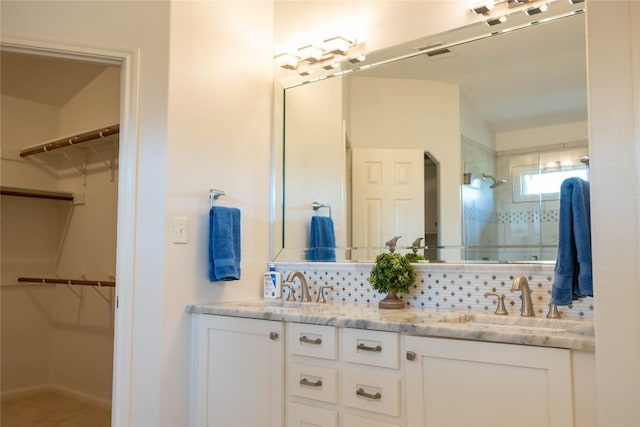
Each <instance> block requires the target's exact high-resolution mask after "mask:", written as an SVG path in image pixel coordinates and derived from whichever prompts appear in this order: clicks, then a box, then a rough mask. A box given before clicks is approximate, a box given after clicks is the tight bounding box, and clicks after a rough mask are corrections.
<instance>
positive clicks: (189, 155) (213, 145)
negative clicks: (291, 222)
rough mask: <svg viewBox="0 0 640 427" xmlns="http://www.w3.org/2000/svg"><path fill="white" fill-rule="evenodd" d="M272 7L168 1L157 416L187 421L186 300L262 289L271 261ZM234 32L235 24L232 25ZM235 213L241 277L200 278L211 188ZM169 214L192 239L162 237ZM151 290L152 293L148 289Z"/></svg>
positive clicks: (250, 293)
mask: <svg viewBox="0 0 640 427" xmlns="http://www.w3.org/2000/svg"><path fill="white" fill-rule="evenodd" d="M272 16H273V11H272V3H271V2H269V1H241V2H233V1H228V2H217V1H207V2H180V1H178V2H173V3H172V4H171V28H170V32H171V39H170V51H171V60H170V73H169V74H170V80H169V99H168V105H169V114H168V122H167V123H168V127H167V129H168V136H169V137H168V141H169V143H168V147H167V165H166V167H167V183H166V186H167V187H166V197H167V213H166V216H164V217H162V220H163V223H164V224H163V229H164V232H163V235H164V236H165V238H164V246H163V251H164V253H165V258H166V262H165V264H164V268H160V269H159V270H161V271H163V274H164V280H165V287H164V289H163V293H162V304H163V306H162V312H161V313H159V314H160V315H161V317H162V320H161V323H160V324H161V325H162V328H161V330H162V339H161V346H160V348H158V351H159V352H158V353H156V354H153V355H151V354H150V355H149V357H153V358H157V356H158V355H161V356H160V357H159V359H160V362H161V371H160V378H159V381H158V386H159V388H160V395H159V400H158V402H159V403H160V404H161V407H160V408H159V410H158V414H159V415H160V418H159V419H155V418H154V419H153V420H152V421H147V420H145V421H144V422H142V421H140V424H145V425H166V426H174V425H185V424H186V423H187V420H188V409H189V407H188V405H189V365H190V359H189V357H190V354H189V351H188V349H189V348H190V346H191V335H190V320H191V319H190V316H189V315H188V314H187V313H185V312H184V307H185V305H186V304H190V303H193V302H208V301H215V300H223V299H238V298H249V297H252V298H257V297H260V296H261V295H262V288H261V283H262V273H263V272H264V271H265V270H266V268H267V261H268V258H269V247H270V242H269V201H270V193H269V182H270V161H269V159H270V153H271V148H270V144H271V107H272V81H273V74H272V71H271V70H272V68H271V66H272V61H273V42H272V32H273V18H272ZM239 29H241V30H240V31H239ZM213 187H215V188H219V189H221V190H225V191H226V193H227V195H226V196H223V197H221V198H219V199H218V201H217V203H218V204H219V205H222V206H235V207H238V208H240V210H241V212H242V265H241V268H242V279H241V280H240V281H237V282H225V283H210V282H209V281H208V279H207V262H206V254H207V239H206V236H207V230H208V225H207V224H208V210H209V197H208V194H209V189H210V188H213ZM173 216H184V217H187V218H188V219H189V244H187V245H173V244H171V243H170V242H169V239H168V236H170V230H171V224H170V221H169V219H170V218H171V217H173ZM155 293H156V294H158V291H156V292H155Z"/></svg>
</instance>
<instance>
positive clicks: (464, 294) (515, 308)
mask: <svg viewBox="0 0 640 427" xmlns="http://www.w3.org/2000/svg"><path fill="white" fill-rule="evenodd" d="M372 266H373V264H372V263H351V264H336V263H276V268H277V269H278V271H280V272H281V273H282V274H283V277H286V276H287V274H288V273H289V272H291V271H293V270H299V271H301V272H302V273H303V274H304V275H305V277H306V278H307V282H308V283H309V287H310V288H311V293H312V295H313V298H314V300H315V297H316V295H317V290H318V288H319V287H320V286H333V291H331V292H330V293H329V294H327V300H328V301H330V302H349V303H354V304H368V305H372V306H376V305H377V303H378V301H379V300H380V299H382V298H384V295H380V294H378V293H377V292H376V291H375V290H374V289H373V288H372V287H371V285H369V273H370V271H371V268H372ZM415 267H416V273H417V279H416V283H415V285H414V287H413V288H412V289H411V290H410V292H409V293H408V294H404V295H402V297H403V299H404V300H405V301H407V305H408V306H412V307H431V308H447V309H449V308H454V309H460V310H469V311H486V312H489V313H493V312H494V311H495V308H496V301H495V298H486V297H485V296H484V294H485V293H486V292H489V291H494V292H500V293H503V294H504V295H505V304H506V306H507V310H508V311H509V313H510V314H511V315H514V314H518V313H519V310H520V306H521V304H520V293H519V292H515V291H511V283H512V281H513V278H514V277H515V276H517V275H524V276H525V277H527V279H528V281H529V285H530V288H531V296H532V299H533V305H534V309H535V312H536V316H545V315H546V314H547V311H548V304H549V301H550V292H551V287H552V285H553V269H554V266H553V264H552V263H549V264H477V265H468V264H435V263H434V264H428V263H424V264H415ZM294 288H295V289H296V294H297V295H299V293H300V291H299V284H298V283H297V281H296V284H295V285H294ZM558 308H559V310H560V313H561V315H562V317H563V318H566V319H571V318H573V319H578V318H587V319H592V318H593V312H594V304H593V298H584V299H582V300H579V301H575V302H574V303H573V304H572V305H570V306H567V307H558Z"/></svg>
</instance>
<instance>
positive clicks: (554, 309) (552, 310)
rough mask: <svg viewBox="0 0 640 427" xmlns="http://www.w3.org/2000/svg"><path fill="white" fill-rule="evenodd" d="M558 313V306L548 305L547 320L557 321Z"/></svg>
mask: <svg viewBox="0 0 640 427" xmlns="http://www.w3.org/2000/svg"><path fill="white" fill-rule="evenodd" d="M559 318H560V312H559V311H558V306H557V305H555V304H554V303H552V302H551V303H549V312H548V313H547V319H559Z"/></svg>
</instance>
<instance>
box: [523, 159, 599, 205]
mask: <svg viewBox="0 0 640 427" xmlns="http://www.w3.org/2000/svg"><path fill="white" fill-rule="evenodd" d="M513 172H514V173H513V175H514V180H513V184H514V185H513V200H514V202H531V201H535V200H540V199H542V200H558V199H559V198H560V186H561V185H562V182H563V181H564V180H565V179H567V178H571V177H577V178H581V179H584V180H585V181H587V180H588V174H587V168H586V167H584V166H574V167H568V168H567V167H564V168H549V169H542V170H539V169H538V166H537V165H531V166H522V167H517V168H514V171H513Z"/></svg>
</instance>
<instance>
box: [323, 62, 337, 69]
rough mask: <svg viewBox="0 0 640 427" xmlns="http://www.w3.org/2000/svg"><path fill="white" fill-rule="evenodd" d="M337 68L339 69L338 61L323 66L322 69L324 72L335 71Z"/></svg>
mask: <svg viewBox="0 0 640 427" xmlns="http://www.w3.org/2000/svg"><path fill="white" fill-rule="evenodd" d="M338 67H340V63H339V62H338V61H334V62H330V63H328V64H326V65H324V66H323V67H322V68H324V69H325V70H335V69H337V68H338Z"/></svg>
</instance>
